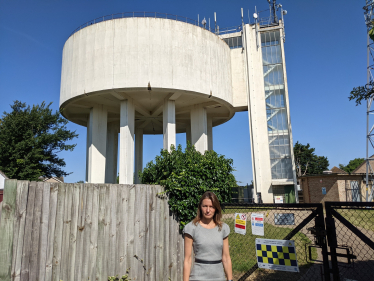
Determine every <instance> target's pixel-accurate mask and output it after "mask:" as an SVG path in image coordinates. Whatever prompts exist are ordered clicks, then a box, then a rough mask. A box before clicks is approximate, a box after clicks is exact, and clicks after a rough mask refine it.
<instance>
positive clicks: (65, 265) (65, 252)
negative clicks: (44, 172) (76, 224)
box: [60, 183, 74, 281]
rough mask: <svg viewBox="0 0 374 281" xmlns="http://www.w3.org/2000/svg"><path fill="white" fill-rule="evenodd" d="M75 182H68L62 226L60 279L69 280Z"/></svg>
mask: <svg viewBox="0 0 374 281" xmlns="http://www.w3.org/2000/svg"><path fill="white" fill-rule="evenodd" d="M73 186H74V185H73V184H71V183H70V184H66V195H65V203H64V217H63V221H64V223H63V227H62V247H61V273H60V279H61V280H64V281H65V280H67V279H68V274H69V247H70V238H69V236H70V225H71V203H72V195H73Z"/></svg>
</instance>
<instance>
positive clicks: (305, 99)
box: [0, 0, 366, 184]
mask: <svg viewBox="0 0 374 281" xmlns="http://www.w3.org/2000/svg"><path fill="white" fill-rule="evenodd" d="M279 3H281V4H282V5H283V8H284V9H285V10H287V11H288V14H287V15H286V16H285V24H286V43H285V56H286V67H287V78H288V85H289V99H290V113H291V124H292V130H293V140H294V142H296V141H299V142H300V143H302V144H306V143H310V145H311V146H312V147H315V148H316V154H317V155H321V156H327V157H328V159H329V161H330V167H333V166H337V165H338V164H339V163H342V164H347V163H348V162H349V160H351V159H354V158H356V157H365V153H366V152H365V151H366V150H365V134H366V110H365V106H364V105H362V106H355V103H354V102H352V101H348V95H349V92H350V91H351V90H352V88H353V87H355V86H358V85H364V84H365V83H366V27H365V24H364V17H363V9H362V7H363V6H364V5H365V1H364V0H360V1H357V0H356V1H348V0H341V1H334V0H324V1H323V0H313V1H295V0H293V1H291V0H283V1H279ZM338 3H339V5H337V4H338ZM255 6H257V10H264V9H267V8H268V4H267V1H266V0H247V1H235V0H231V1H221V0H215V1H213V0H204V1H194V0H189V1H178V0H174V1H142V0H137V1H124V0H122V1H119V0H106V1H104V0H90V1H88V0H74V1H72V0H64V1H62V0H27V1H20V0H0V112H1V113H2V112H4V111H7V112H9V111H10V106H9V105H10V104H12V103H13V101H14V100H20V101H22V102H26V103H28V104H39V103H41V102H42V101H46V102H47V103H48V102H53V105H52V107H53V108H54V109H58V105H59V93H60V76H61V60H62V48H63V45H64V43H65V41H66V40H67V39H68V37H69V35H70V34H71V33H72V32H73V30H75V29H76V28H77V27H79V26H80V25H81V24H83V23H85V22H87V21H89V20H92V19H94V18H97V17H100V16H104V15H109V14H115V13H120V12H132V11H151V12H163V13H170V14H176V15H181V16H186V17H189V18H191V19H197V15H198V14H199V15H200V19H202V18H203V17H206V18H207V19H208V18H211V22H212V21H213V17H214V16H213V15H214V12H216V13H217V21H218V25H219V26H220V28H224V27H230V26H235V25H239V24H240V22H241V19H240V8H244V14H245V17H244V19H245V22H248V12H249V14H250V15H252V14H253V12H254V9H255ZM251 21H253V19H252V18H251ZM68 127H69V129H71V130H76V131H77V133H78V134H79V138H78V139H77V140H76V143H77V147H76V149H75V150H74V152H67V153H61V156H62V157H63V158H65V160H66V163H67V165H66V170H67V171H68V172H73V173H72V174H71V175H70V176H68V177H66V179H65V181H66V182H76V181H78V180H84V175H85V142H86V130H85V128H84V127H81V126H79V125H76V124H73V123H69V125H68ZM213 142H214V150H215V151H217V152H218V153H219V154H222V155H225V156H226V157H229V158H232V159H233V160H234V166H235V168H236V172H235V175H236V177H237V180H239V181H240V182H241V183H242V184H246V183H250V182H251V180H252V166H251V165H252V164H251V155H250V139H249V126H248V114H247V112H242V113H237V114H236V115H235V116H234V118H232V119H231V120H230V121H229V122H227V123H225V124H223V125H221V126H218V127H215V128H214V129H213ZM184 143H185V135H184V134H180V135H177V144H183V145H184ZM161 148H162V136H161V135H155V136H154V135H152V136H145V137H144V160H143V161H144V165H145V164H146V163H147V162H149V161H151V160H152V159H154V157H155V156H156V155H157V154H159V152H160V149H161Z"/></svg>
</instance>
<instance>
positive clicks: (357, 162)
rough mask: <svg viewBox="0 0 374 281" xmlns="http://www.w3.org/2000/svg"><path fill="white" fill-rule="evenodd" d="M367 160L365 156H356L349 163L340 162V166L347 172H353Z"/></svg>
mask: <svg viewBox="0 0 374 281" xmlns="http://www.w3.org/2000/svg"><path fill="white" fill-rule="evenodd" d="M363 162H365V158H355V159H353V160H351V161H349V163H348V165H343V164H339V168H340V169H342V170H343V171H346V172H347V173H349V174H350V173H352V172H353V171H354V170H356V168H357V167H358V166H360V165H361V164H362V163H363Z"/></svg>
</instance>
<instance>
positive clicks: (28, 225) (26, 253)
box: [21, 182, 36, 281]
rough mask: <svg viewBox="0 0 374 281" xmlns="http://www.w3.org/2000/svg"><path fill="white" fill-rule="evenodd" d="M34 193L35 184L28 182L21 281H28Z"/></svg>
mask: <svg viewBox="0 0 374 281" xmlns="http://www.w3.org/2000/svg"><path fill="white" fill-rule="evenodd" d="M35 191H36V182H30V185H29V194H28V200H27V207H26V222H25V231H24V232H25V234H24V237H23V249H22V263H21V281H28V280H29V274H30V272H29V266H30V257H31V246H32V243H31V235H32V222H33V215H34V202H35Z"/></svg>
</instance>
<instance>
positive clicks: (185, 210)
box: [140, 144, 237, 228]
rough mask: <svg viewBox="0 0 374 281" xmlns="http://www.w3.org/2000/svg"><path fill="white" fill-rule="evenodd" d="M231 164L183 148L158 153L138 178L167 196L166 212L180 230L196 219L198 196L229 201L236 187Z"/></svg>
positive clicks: (222, 159)
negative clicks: (210, 194) (211, 194)
mask: <svg viewBox="0 0 374 281" xmlns="http://www.w3.org/2000/svg"><path fill="white" fill-rule="evenodd" d="M232 164H233V160H232V159H226V158H225V157H224V156H222V155H218V154H217V153H216V152H214V151H206V152H205V154H201V153H200V152H198V151H196V149H195V147H194V146H192V145H190V144H187V148H186V149H185V151H184V152H183V151H182V147H181V146H180V145H179V146H178V149H175V147H172V149H171V151H170V152H168V151H167V150H161V154H160V155H159V156H156V159H155V163H154V162H153V161H151V162H149V163H148V164H147V166H146V168H144V170H143V172H142V173H141V174H140V179H141V181H142V183H144V184H159V185H162V186H164V187H165V191H166V192H167V193H168V195H169V206H170V209H171V210H172V211H173V212H175V213H176V214H177V216H178V218H179V220H180V222H181V228H182V227H183V226H184V225H185V224H186V223H188V222H190V221H191V220H192V219H193V218H194V217H195V216H196V210H197V206H198V203H199V199H200V197H201V195H203V193H204V192H205V191H213V192H214V193H215V194H216V195H217V197H218V200H219V201H220V202H230V201H231V188H232V187H235V186H237V184H236V180H235V177H234V175H233V171H234V168H233V167H232Z"/></svg>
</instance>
